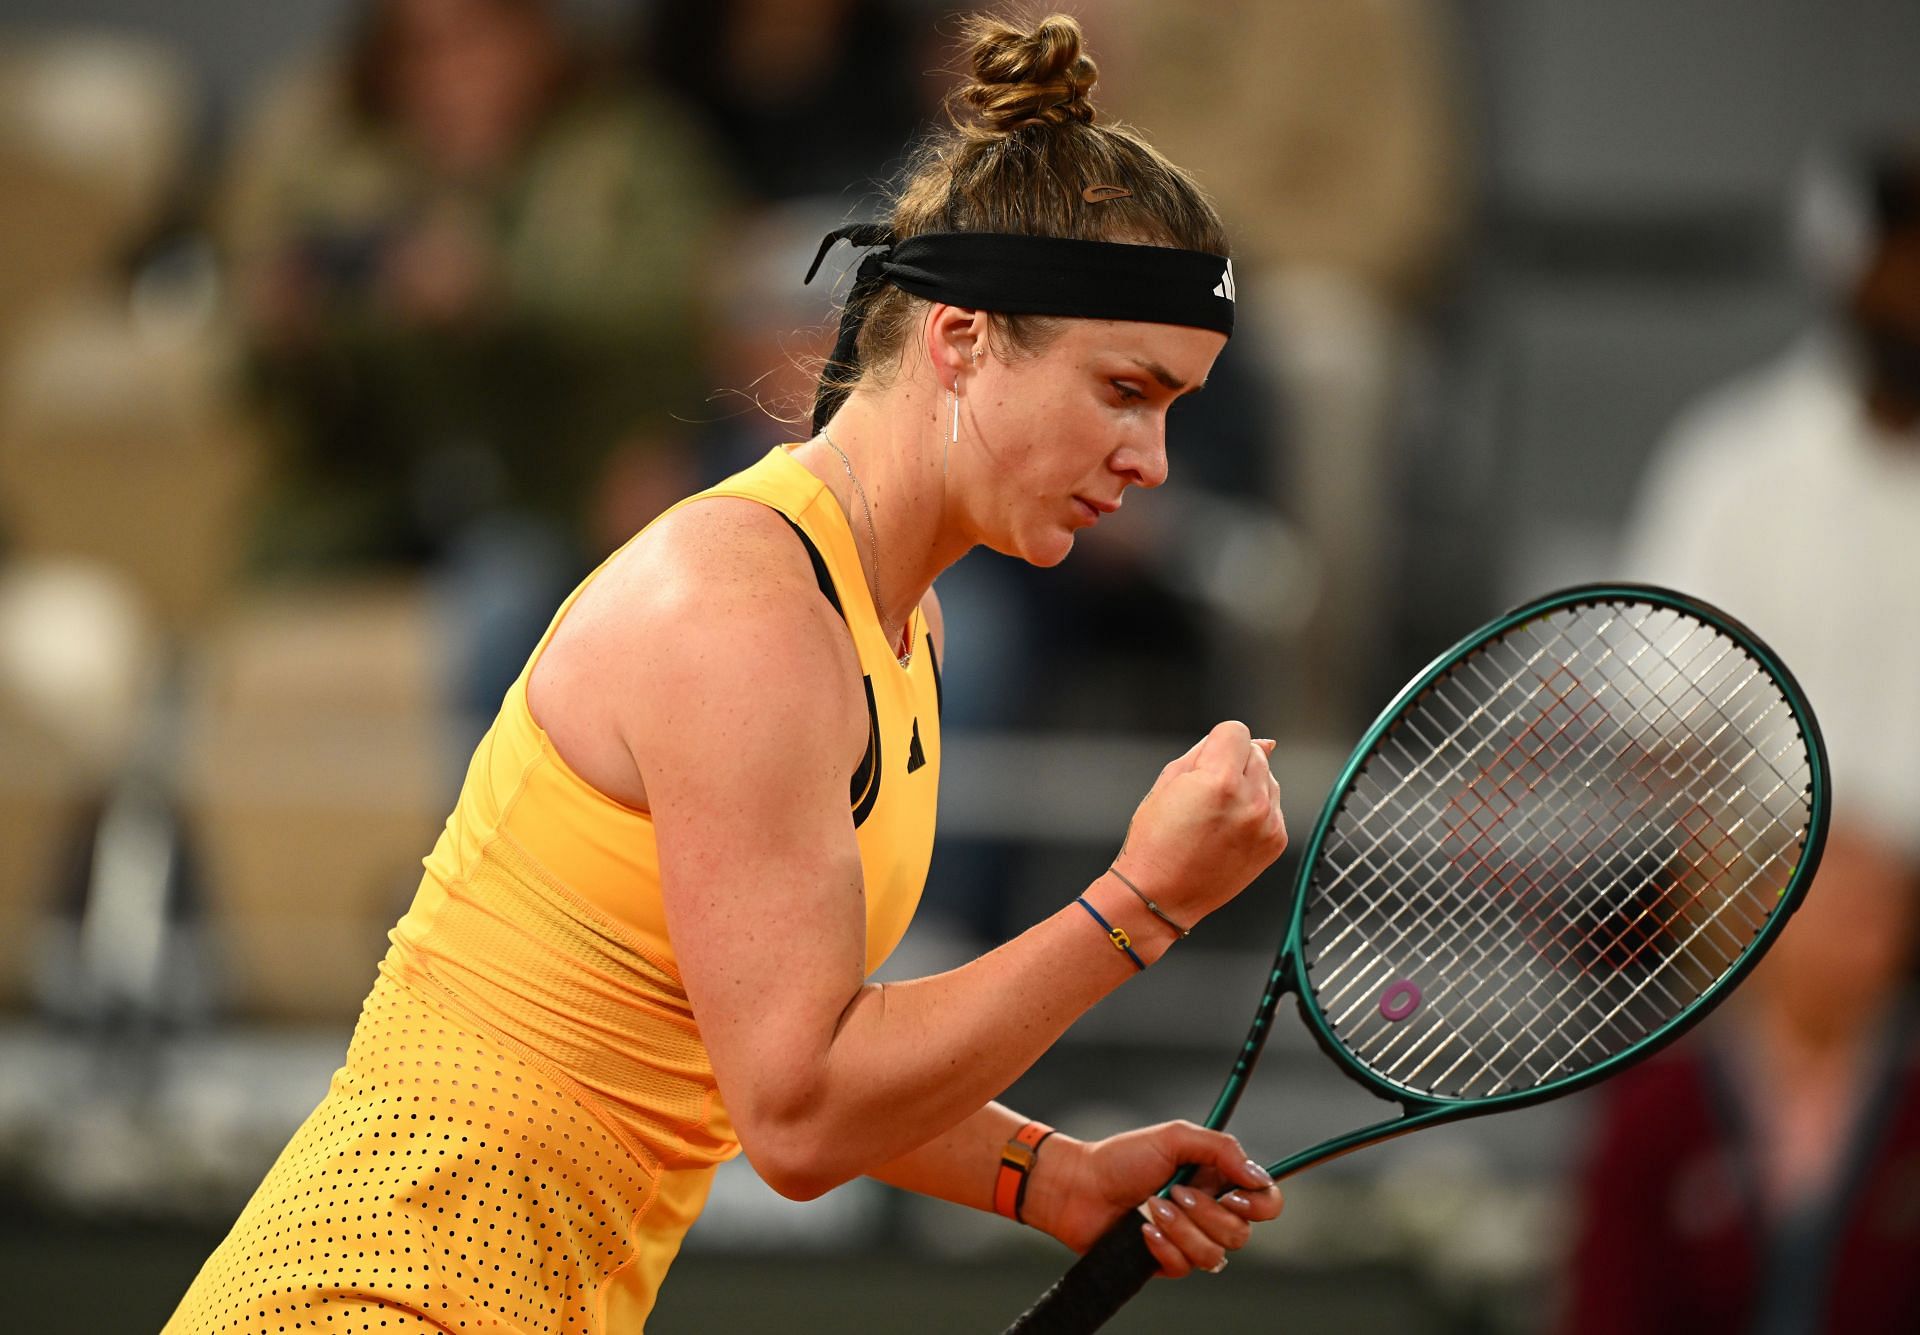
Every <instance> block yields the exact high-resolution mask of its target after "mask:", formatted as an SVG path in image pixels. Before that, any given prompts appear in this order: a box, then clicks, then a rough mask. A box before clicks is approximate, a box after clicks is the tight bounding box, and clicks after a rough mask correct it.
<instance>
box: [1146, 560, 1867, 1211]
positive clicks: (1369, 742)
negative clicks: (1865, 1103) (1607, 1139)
mask: <svg viewBox="0 0 1920 1335" xmlns="http://www.w3.org/2000/svg"><path fill="white" fill-rule="evenodd" d="M1609 602H1633V603H1646V604H1652V605H1654V606H1657V607H1666V608H1670V609H1672V610H1674V611H1677V612H1680V613H1682V614H1684V615H1686V616H1689V617H1692V618H1694V619H1695V620H1697V621H1699V622H1701V623H1703V624H1705V625H1707V626H1709V627H1711V628H1713V629H1715V630H1717V631H1719V632H1721V633H1722V634H1724V635H1726V636H1727V637H1728V638H1729V639H1731V640H1733V641H1734V642H1735V643H1736V644H1737V645H1739V647H1740V648H1741V649H1742V650H1744V651H1745V652H1746V653H1748V654H1749V655H1751V656H1752V657H1753V659H1754V660H1755V661H1757V662H1758V663H1759V664H1760V665H1761V667H1763V668H1764V669H1765V670H1766V672H1767V674H1768V675H1769V676H1770V677H1771V678H1772V680H1773V682H1774V684H1775V685H1777V686H1778V687H1779V688H1780V691H1781V694H1782V695H1784V696H1785V697H1786V700H1787V704H1788V706H1789V707H1790V708H1791V709H1792V711H1793V715H1794V719H1795V721H1796V723H1797V724H1798V725H1799V729H1800V733H1801V736H1802V738H1803V739H1804V740H1805V742H1806V744H1807V767H1808V784H1807V795H1808V807H1807V833H1806V836H1805V837H1804V838H1803V840H1802V842H1801V852H1800V858H1799V861H1798V863H1797V865H1796V866H1795V867H1794V871H1793V875H1792V877H1791V878H1790V879H1789V881H1788V883H1787V886H1786V888H1785V889H1784V890H1783V891H1782V892H1781V895H1780V898H1781V900H1782V906H1781V908H1779V909H1775V910H1773V911H1771V912H1769V914H1768V917H1767V921H1766V923H1765V924H1764V925H1763V926H1762V927H1761V929H1760V930H1759V931H1758V932H1756V933H1755V934H1754V937H1753V940H1751V941H1749V942H1748V943H1747V944H1746V946H1745V947H1744V948H1743V949H1742V950H1741V953H1740V955H1739V957H1738V958H1737V959H1736V960H1735V961H1734V963H1733V964H1732V965H1731V966H1730V967H1729V968H1728V969H1727V970H1726V972H1725V973H1723V974H1722V975H1721V976H1720V977H1719V978H1718V979H1716V980H1715V981H1714V983H1713V984H1712V985H1711V986H1710V987H1708V988H1707V990H1706V991H1705V992H1703V993H1701V995H1700V996H1699V997H1697V998H1695V999H1694V1000H1693V1001H1692V1002H1690V1003H1688V1005H1687V1006H1686V1007H1685V1008H1684V1009H1683V1010H1682V1011H1681V1012H1680V1014H1679V1015H1677V1016H1676V1017H1675V1018H1674V1019H1672V1020H1671V1021H1669V1022H1667V1023H1666V1024H1663V1025H1661V1026H1660V1027H1659V1028H1658V1029H1656V1030H1655V1031H1654V1032H1653V1033H1651V1034H1648V1035H1647V1036H1646V1037H1644V1038H1641V1039H1639V1040H1637V1041H1636V1042H1634V1043H1632V1044H1631V1045H1629V1046H1628V1047H1627V1048H1626V1049H1625V1050H1624V1051H1621V1052H1618V1053H1616V1054H1614V1055H1613V1056H1611V1057H1607V1058H1605V1059H1603V1060H1601V1061H1599V1062H1596V1063H1595V1064H1594V1065H1592V1066H1590V1067H1588V1068H1586V1069H1585V1070H1582V1071H1578V1072H1575V1073H1574V1074H1572V1075H1568V1076H1564V1077H1561V1078H1560V1079H1557V1080H1550V1081H1547V1082H1546V1083H1544V1084H1540V1085H1535V1086H1533V1087H1531V1088H1529V1089H1524V1090H1517V1091H1513V1092H1510V1093H1506V1094H1496V1095H1489V1096H1487V1097H1484V1098H1474V1099H1446V1098H1435V1097H1433V1096H1431V1095H1428V1094H1422V1093H1420V1092H1418V1091H1415V1090H1410V1089H1406V1088H1404V1087H1402V1086H1399V1085H1396V1084H1394V1083H1392V1082H1391V1081H1389V1080H1386V1079H1384V1078H1383V1077H1381V1076H1379V1075H1377V1074H1375V1073H1374V1072H1373V1071H1371V1070H1369V1069H1368V1068H1367V1067H1366V1066H1364V1065H1362V1064H1361V1063H1360V1061H1359V1060H1358V1059H1357V1058H1355V1057H1354V1056H1353V1055H1352V1054H1351V1053H1349V1052H1348V1051H1347V1049H1346V1048H1345V1046H1344V1045H1343V1044H1342V1043H1341V1042H1340V1041H1339V1039H1338V1038H1336V1037H1335V1036H1334V1033H1333V1028H1332V1025H1331V1024H1330V1023H1329V1022H1328V1020H1327V1019H1326V1017H1325V1016H1324V1015H1323V1014H1322V1013H1321V1011H1320V1008H1319V1007H1318V1006H1317V1005H1316V1004H1315V1003H1314V1002H1313V1000H1312V990H1311V988H1309V987H1308V986H1307V980H1306V969H1305V965H1304V955H1303V951H1304V946H1305V921H1306V907H1307V890H1308V887H1309V884H1310V883H1311V881H1312V878H1313V874H1314V870H1315V867H1316V865H1317V864H1318V862H1319V856H1320V849H1321V846H1322V845H1323V844H1324V843H1325V841H1326V838H1327V836H1328V834H1329V832H1330V831H1331V829H1332V827H1333V823H1334V820H1335V818H1336V817H1337V816H1338V814H1339V812H1340V810H1341V807H1342V805H1343V804H1344V803H1345V801H1346V799H1347V796H1348V795H1349V794H1350V793H1351V792H1352V791H1353V788H1354V785H1355V783H1356V782H1358V780H1359V777H1360V771H1361V769H1362V768H1363V767H1364V766H1365V764H1366V762H1367V761H1368V760H1369V759H1371V758H1372V756H1373V752H1374V748H1375V746H1376V745H1377V744H1378V743H1379V741H1380V739H1381V737H1382V736H1384V735H1385V734H1386V732H1387V731H1388V730H1389V729H1390V728H1392V727H1393V725H1394V724H1395V723H1397V722H1398V721H1399V720H1400V718H1401V716H1402V715H1403V714H1404V713H1405V712H1406V711H1407V709H1408V708H1409V707H1411V706H1412V704H1413V703H1414V701H1416V700H1418V699H1419V698H1420V697H1421V696H1422V695H1423V694H1425V692H1426V691H1427V690H1428V688H1429V687H1431V686H1432V685H1433V684H1434V683H1435V682H1436V681H1437V680H1439V679H1440V678H1441V677H1442V676H1444V675H1446V674H1447V673H1449V672H1451V671H1452V670H1453V669H1454V668H1455V667H1457V666H1458V665H1459V664H1460V663H1461V662H1462V661H1464V660H1465V659H1466V658H1467V657H1468V656H1469V655H1470V654H1472V653H1474V652H1475V651H1477V650H1478V649H1479V648H1480V647H1481V646H1482V645H1485V644H1488V643H1490V642H1491V641H1494V640H1497V639H1499V638H1501V637H1502V636H1504V635H1506V634H1508V633H1509V632H1511V631H1513V630H1515V629H1517V628H1519V627H1521V626H1524V625H1526V624H1528V623H1529V622H1533V621H1537V620H1539V619H1541V618H1542V617H1546V616H1550V615H1552V614H1553V613H1555V612H1559V611H1563V610H1566V609H1569V608H1575V607H1582V606H1588V605H1594V604H1601V603H1609ZM1831 802H1832V795H1831V787H1830V780H1829V777H1828V773H1827V751H1826V743H1825V741H1824V740H1823V739H1822V737H1821V735H1820V728H1819V725H1818V723H1817V722H1816V721H1815V719H1814V715H1813V710H1812V707H1811V706H1810V705H1809V704H1808V703H1807V698H1806V695H1805V693H1804V692H1802V691H1801V689H1800V684H1799V682H1798V681H1796V680H1795V679H1794V676H1793V674H1792V673H1791V672H1789V671H1788V670H1787V666H1786V664H1785V663H1783V662H1781V661H1780V658H1779V656H1778V655H1776V654H1775V653H1774V652H1773V651H1772V650H1771V649H1769V648H1768V647H1767V645H1766V644H1765V643H1764V642H1763V641H1762V640H1761V639H1760V637H1759V636H1757V635H1755V634H1754V633H1753V632H1752V631H1751V630H1749V629H1748V628H1747V627H1746V626H1745V625H1743V624H1742V623H1740V622H1738V621H1736V620H1734V619H1733V618H1731V617H1729V616H1727V615H1726V613H1724V612H1722V611H1720V610H1719V609H1717V608H1715V607H1712V606H1710V605H1708V604H1706V603H1703V602H1701V601H1700V600H1699V599H1697V598H1692V597H1689V596H1688V595H1686V594H1684V593H1679V592H1677V591H1675V590H1673V589H1667V588H1662V587H1660V586H1658V585H1652V584H1628V583H1603V584H1584V585H1578V586H1575V587H1573V588H1568V589H1562V590H1560V591H1558V592H1556V593H1550V594H1546V595H1544V596H1542V597H1540V598H1537V599H1534V600H1533V601H1532V602H1529V603H1527V604H1525V605H1524V606H1522V607H1518V608H1515V609H1514V610H1513V611H1511V612H1508V613H1507V614H1506V615H1504V616H1502V617H1499V618H1498V619H1496V620H1494V621H1492V622H1489V623H1488V624H1487V625H1485V626H1482V627H1481V628H1480V629H1478V630H1476V631H1474V632H1473V633H1472V634H1470V635H1467V636H1466V637H1465V638H1463V639H1461V640H1460V641H1459V642H1458V643H1456V644H1455V645H1453V647H1452V648H1450V649H1448V650H1447V651H1446V652H1445V653H1443V654H1440V655H1439V656H1438V657H1436V658H1435V659H1434V660H1433V661H1432V662H1430V663H1429V664H1427V666H1426V667H1425V668H1424V669H1423V670H1422V671H1421V672H1420V673H1419V674H1418V675H1417V676H1415V677H1414V678H1413V680H1412V681H1410V682H1408V683H1407V684H1406V686H1404V687H1402V688H1401V690H1400V693H1399V694H1398V695H1396V696H1394V698H1393V699H1392V701H1391V702H1389V703H1388V705H1387V707H1386V708H1385V709H1384V710H1382V711H1381V712H1380V715H1379V717H1378V718H1376V719H1375V720H1374V722H1373V724H1372V726H1371V727H1369V728H1368V729H1367V731H1366V734H1365V735H1364V736H1363V737H1362V738H1361V740H1360V744H1359V745H1358V746H1356V747H1355V748H1354V750H1353V754H1352V755H1351V756H1349V757H1348V759H1347V763H1346V765H1345V767H1344V768H1343V769H1342V770H1341V771H1340V776H1339V779H1338V781H1337V782H1336V783H1335V784H1334V785H1333V788H1332V790H1331V791H1330V792H1329V793H1328V795H1327V800H1326V802H1325V804H1324V805H1323V806H1322V807H1321V810H1320V818H1319V820H1318V821H1316V822H1315V823H1314V827H1313V834H1312V837H1311V838H1310V839H1309V840H1308V843H1307V848H1306V852H1305V855H1304V856H1303V857H1302V858H1301V861H1300V870H1299V873H1298V874H1297V876H1296V877H1295V880H1294V891H1293V903H1292V906H1291V908H1290V910H1289V916H1288V926H1287V932H1286V936H1285V938H1284V939H1283V940H1282V942H1281V946H1280V950H1279V953H1278V954H1277V955H1276V956H1275V957H1274V963H1273V969H1272V971H1271V972H1270V973H1269V975H1268V978H1267V986H1266V990H1265V992H1264V994H1263V995H1262V997H1261V1000H1260V1007H1259V1009H1258V1010H1257V1011H1256V1012H1255V1014H1254V1019H1253V1024H1252V1026H1251V1027H1250V1028H1249V1029H1248V1031H1247V1037H1246V1039H1245V1041H1244V1042H1242V1044H1241V1046H1240V1051H1239V1054H1238V1055H1237V1056H1236V1057H1235V1059H1234V1064H1233V1069H1232V1071H1231V1072H1230V1073H1229V1074H1228V1076H1227V1080H1226V1084H1225V1085H1224V1086H1223V1087H1222V1089H1221V1091H1220V1097H1219V1098H1218V1099H1216V1100H1215V1101H1214V1105H1213V1109H1212V1111H1211V1112H1209V1113H1208V1114H1207V1119H1206V1122H1205V1125H1206V1126H1207V1127H1209V1128H1211V1129H1213V1130H1219V1129H1220V1128H1221V1127H1223V1126H1225V1125H1226V1122H1227V1119H1228V1118H1229V1117H1231V1116H1232V1115H1233V1110H1234V1107H1235V1106H1236V1105H1237V1104H1238V1103H1239V1101H1240V1095H1241V1094H1242V1093H1243V1092H1244V1091H1245V1089H1246V1085H1247V1081H1248V1079H1249V1078H1250V1077H1251V1076H1252V1074H1253V1068H1254V1066H1255V1064H1256V1063H1258V1061H1259V1059H1260V1054H1261V1051H1262V1050H1263V1049H1264V1048H1265V1046H1266V1041H1267V1036H1268V1034H1269V1033H1270V1032H1271V1030H1272V1028H1273V1017H1274V1015H1275V1013H1276V1012H1277V1010H1278V1009H1279V1004H1280V1000H1281V999H1282V998H1283V997H1285V996H1286V995H1288V994H1289V993H1291V994H1293V996H1294V997H1295V999H1296V1001H1297V1003H1298V1006H1299V1011H1300V1016H1301V1019H1302V1020H1303V1021H1305V1023H1306V1026H1307V1030H1308V1032H1309V1033H1311V1034H1312V1035H1313V1037H1314V1041H1315V1042H1316V1043H1317V1044H1318V1045H1319V1046H1320V1048H1321V1050H1322V1051H1323V1052H1325V1053H1326V1054H1327V1055H1328V1056H1329V1057H1331V1058H1332V1059H1333V1060H1334V1061H1335V1062H1336V1063H1337V1064H1338V1065H1339V1067H1340V1068H1341V1069H1342V1070H1343V1071H1344V1072H1345V1073H1346V1074H1347V1075H1348V1076H1349V1077H1350V1078H1351V1079H1353V1080H1355V1081H1356V1082H1358V1083H1359V1084H1360V1085H1361V1087H1362V1088H1364V1089H1366V1090H1367V1091H1368V1092H1370V1093H1372V1094H1374V1095H1376V1096H1378V1097H1379V1098H1381V1099H1383V1100H1386V1101H1388V1102H1391V1103H1397V1104H1399V1105H1400V1109H1401V1114H1400V1116H1399V1117H1397V1118H1391V1119H1388V1120H1386V1121H1382V1122H1377V1123H1374V1124H1373V1125H1371V1126H1366V1127H1361V1128H1359V1129H1357V1130H1354V1131H1350V1132H1348V1133H1346V1134H1344V1135H1341V1136H1336V1137H1334V1138H1332V1139H1330V1140H1327V1141H1323V1142H1322V1143H1320V1144H1319V1145H1316V1146H1314V1147H1312V1148H1311V1149H1306V1150H1302V1151H1300V1152H1299V1153H1296V1154H1293V1155H1290V1156H1288V1157H1286V1158H1284V1159H1280V1160H1278V1161H1276V1162H1275V1163H1273V1164H1271V1165H1269V1166H1268V1168H1267V1171H1268V1172H1269V1173H1271V1174H1272V1175H1273V1176H1274V1177H1275V1178H1276V1179H1278V1178H1283V1177H1289V1176H1291V1175H1292V1174H1294V1173H1297V1172H1300V1171H1301V1170H1302V1169H1304V1168H1308V1167H1311V1166H1312V1165H1314V1164H1317V1163H1321V1162H1324V1161H1325V1160H1327V1159H1332V1158H1337V1157H1338V1156H1340V1155H1342V1154H1347V1153H1351V1152H1352V1151H1354V1150H1357V1149H1363V1148H1365V1147H1366V1146H1369V1145H1376V1144H1379V1143H1380V1142H1381V1141H1385V1140H1391V1139H1393V1138H1394V1137H1396V1136H1401V1135H1405V1134H1406V1133H1407V1132H1410V1131H1417V1130H1420V1129H1421V1128H1423V1127H1428V1126H1435V1125H1438V1124H1440V1123H1443V1122H1451V1121H1458V1120H1460V1119H1463V1118H1467V1117H1477V1116H1481V1115H1483V1114H1487V1113H1495V1112H1504V1111H1508V1110H1510V1109H1514V1108H1524V1107H1527V1106H1529V1105H1531V1104H1535V1103H1541V1102H1544V1101H1545V1100H1547V1099H1551V1098H1558V1097H1559V1096H1560V1095H1562V1094H1568V1093H1571V1092H1573V1091H1574V1090H1576V1089H1581V1088H1584V1087H1586V1086H1588V1085H1592V1084H1595V1083H1597V1082H1599V1081H1601V1080H1604V1079H1606V1078H1607V1077H1608V1076H1610V1075H1612V1074H1614V1073H1615V1072H1617V1071H1620V1070H1624V1069H1625V1068H1626V1067H1629V1066H1631V1065H1633V1064H1634V1063H1635V1062H1637V1061H1640V1060H1642V1059H1643V1058H1645V1057H1648V1056H1650V1055H1652V1054H1653V1053H1654V1052H1655V1051H1657V1050H1658V1049H1660V1048H1662V1047H1665V1046H1666V1045H1667V1044H1668V1043H1671V1042H1673V1041H1674V1040H1675V1039H1677V1038H1679V1037H1680V1035H1681V1034H1683V1033H1685V1032H1686V1031H1687V1030H1689V1029H1691V1028H1692V1027H1693V1026H1694V1025H1696V1024H1698V1023H1699V1022H1700V1021H1701V1020H1703V1019H1705V1018H1706V1016H1707V1014H1708V1013H1709V1012H1710V1011H1711V1010H1713V1008H1714V1007H1715V1006H1717V1005H1718V1004H1719V1003H1720V1002H1721V1001H1722V1000H1723V999H1724V998H1725V997H1726V996H1727V994H1728V993H1730V992H1731V991H1732V990H1733V988H1734V987H1735V986H1736V985H1737V984H1738V983H1739V982H1740V980H1741V979H1742V978H1744V977H1745V976H1746V975H1747V973H1748V972H1749V971H1750V970H1751V969H1752V968H1753V966H1754V965H1755V964H1756V963H1758V962H1759V959H1760V957H1761V956H1762V955H1763V954H1765V953H1766V949H1767V947H1768V946H1769V945H1771V944H1772V942H1773V938H1774V937H1775V936H1777V935H1778V934H1779V932H1780V931H1781V929H1782V928H1783V927H1784V926H1785V924H1786V921H1787V919H1788V918H1790V917H1792V916H1793V914H1794V912H1795V911H1797V910H1798V909H1799V907H1800V904H1801V901H1802V900H1803V899H1804V898H1805V897H1806V892H1807V887H1808V885H1810V884H1811V883H1812V881H1813V876H1814V872H1815V871H1816V870H1817V869H1818V868H1819V865H1820V858H1821V855H1822V853H1823V852H1824V851H1825V848H1826V838H1827V818H1828V815H1829V810H1830V807H1831ZM1176 1180H1179V1179H1176Z"/></svg>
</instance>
